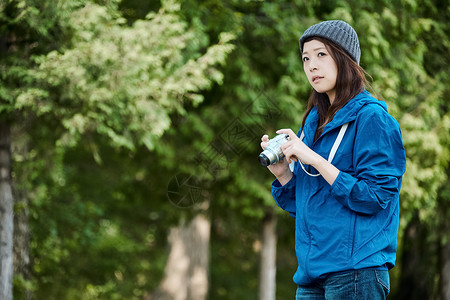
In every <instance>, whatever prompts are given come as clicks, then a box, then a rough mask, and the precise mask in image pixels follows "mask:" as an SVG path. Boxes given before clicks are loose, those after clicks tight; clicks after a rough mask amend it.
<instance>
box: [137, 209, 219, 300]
mask: <svg viewBox="0 0 450 300" xmlns="http://www.w3.org/2000/svg"><path fill="white" fill-rule="evenodd" d="M210 231H211V222H210V221H209V220H208V219H206V218H205V217H204V216H203V215H201V214H198V215H197V216H196V217H194V219H193V220H192V221H191V222H190V223H188V224H184V222H182V223H181V224H180V225H179V226H178V227H176V228H172V229H171V230H170V234H169V238H168V239H169V244H170V252H169V258H168V260H167V264H166V267H165V270H164V278H163V280H162V281H161V284H160V286H159V288H158V290H157V291H156V292H155V293H154V294H153V295H151V297H146V298H145V299H147V300H149V299H151V300H205V299H206V298H207V294H208V264H209V239H210Z"/></svg>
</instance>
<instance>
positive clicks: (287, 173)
mask: <svg viewBox="0 0 450 300" xmlns="http://www.w3.org/2000/svg"><path fill="white" fill-rule="evenodd" d="M268 145H269V136H268V135H267V134H265V135H263V136H262V138H261V148H262V149H263V150H264V149H265V148H266V147H267V146H268ZM267 168H268V169H269V171H270V172H272V174H273V175H275V177H277V179H278V181H280V183H281V184H282V185H285V184H286V183H288V182H289V180H291V178H292V172H291V170H290V169H289V163H288V161H287V160H286V158H283V159H282V160H280V161H279V162H277V163H276V164H273V165H269V166H267Z"/></svg>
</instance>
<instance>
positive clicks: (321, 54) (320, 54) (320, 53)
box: [317, 52, 326, 56]
mask: <svg viewBox="0 0 450 300" xmlns="http://www.w3.org/2000/svg"><path fill="white" fill-rule="evenodd" d="M317 55H318V56H325V55H326V54H325V53H324V52H319V54H317Z"/></svg>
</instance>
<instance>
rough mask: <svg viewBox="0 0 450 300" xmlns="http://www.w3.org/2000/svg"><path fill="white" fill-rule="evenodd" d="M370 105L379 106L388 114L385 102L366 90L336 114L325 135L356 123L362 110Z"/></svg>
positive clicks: (326, 128)
mask: <svg viewBox="0 0 450 300" xmlns="http://www.w3.org/2000/svg"><path fill="white" fill-rule="evenodd" d="M368 104H375V105H379V106H381V107H382V108H383V109H384V110H385V111H386V112H387V105H386V103H385V102H384V101H380V100H377V99H375V98H374V97H373V96H372V95H371V94H370V93H369V92H368V91H367V90H364V91H362V92H361V93H359V94H358V95H356V97H355V98H353V99H352V100H350V101H349V102H348V103H347V104H346V105H345V106H344V107H342V108H341V109H340V110H339V111H338V112H337V113H336V115H335V116H334V118H333V120H332V121H331V122H330V123H328V124H327V125H326V126H325V128H324V131H323V133H326V132H328V131H330V130H333V129H335V128H337V127H340V126H342V125H343V124H345V123H348V122H351V121H354V120H355V119H356V116H357V114H358V112H359V111H360V110H361V108H363V107H364V106H366V105H368Z"/></svg>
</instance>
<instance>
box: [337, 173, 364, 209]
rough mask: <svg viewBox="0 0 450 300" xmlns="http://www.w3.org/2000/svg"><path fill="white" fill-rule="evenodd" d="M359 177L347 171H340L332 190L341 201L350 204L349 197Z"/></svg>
mask: <svg viewBox="0 0 450 300" xmlns="http://www.w3.org/2000/svg"><path fill="white" fill-rule="evenodd" d="M357 181H358V180H357V179H356V178H354V177H353V176H351V175H350V174H347V173H345V172H342V171H341V172H339V175H338V177H337V178H336V180H335V181H334V183H333V185H332V186H331V189H330V192H331V195H332V196H334V198H336V199H337V200H338V201H339V202H341V203H342V204H343V205H345V206H348V203H347V201H348V198H349V196H350V193H351V192H352V189H353V186H354V185H355V184H356V183H357Z"/></svg>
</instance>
